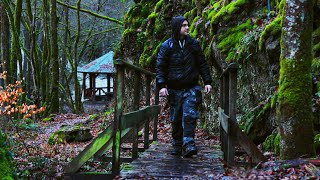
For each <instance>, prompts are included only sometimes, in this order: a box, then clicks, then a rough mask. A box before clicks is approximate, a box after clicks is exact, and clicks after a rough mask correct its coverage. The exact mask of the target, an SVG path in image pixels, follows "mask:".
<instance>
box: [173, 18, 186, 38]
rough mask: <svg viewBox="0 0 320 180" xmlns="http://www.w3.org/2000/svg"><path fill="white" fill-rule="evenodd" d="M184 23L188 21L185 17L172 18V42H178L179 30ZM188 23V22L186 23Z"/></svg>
mask: <svg viewBox="0 0 320 180" xmlns="http://www.w3.org/2000/svg"><path fill="white" fill-rule="evenodd" d="M184 21H188V20H187V19H186V18H185V17H183V16H177V17H174V18H173V19H172V21H171V27H172V39H173V40H174V41H178V40H179V38H180V30H181V26H182V23H183V22H184ZM188 23H189V22H188Z"/></svg>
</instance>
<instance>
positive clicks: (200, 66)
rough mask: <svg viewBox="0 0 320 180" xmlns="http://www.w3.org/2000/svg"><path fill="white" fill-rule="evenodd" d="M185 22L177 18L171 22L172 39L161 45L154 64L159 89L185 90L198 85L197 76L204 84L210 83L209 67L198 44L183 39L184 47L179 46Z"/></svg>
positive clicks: (193, 40)
mask: <svg viewBox="0 0 320 180" xmlns="http://www.w3.org/2000/svg"><path fill="white" fill-rule="evenodd" d="M185 20H187V19H186V18H184V17H183V16H178V17H176V18H174V19H173V20H172V23H171V25H172V37H171V38H169V39H167V40H166V41H165V42H164V43H162V45H161V47H160V51H159V53H158V57H157V62H156V79H157V84H158V86H159V87H160V88H163V87H167V88H169V89H187V88H192V87H194V86H196V85H198V81H199V75H201V77H202V79H203V81H204V83H205V84H206V85H209V84H211V83H212V79H211V75H210V70H209V67H208V65H207V63H206V61H205V58H204V55H203V52H202V50H201V47H200V45H199V42H198V41H197V40H195V39H193V38H191V37H190V36H186V37H185V45H184V46H183V47H182V48H181V47H180V45H179V39H180V30H181V26H182V23H183V22H184V21H185Z"/></svg>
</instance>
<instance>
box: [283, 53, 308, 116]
mask: <svg viewBox="0 0 320 180" xmlns="http://www.w3.org/2000/svg"><path fill="white" fill-rule="evenodd" d="M297 63H299V64H297ZM280 67H281V69H280V88H279V102H280V103H282V104H283V105H284V106H286V107H288V106H289V107H290V108H294V107H295V110H296V112H295V113H299V112H303V111H304V110H303V109H300V105H301V103H302V102H305V103H311V101H310V102H307V101H301V100H303V99H304V100H306V99H308V98H306V97H309V95H311V89H312V88H311V85H312V84H311V82H312V81H311V73H306V72H310V71H311V69H309V68H308V66H307V64H306V63H305V65H302V64H301V63H300V62H298V61H296V60H291V59H281V61H280ZM287 77H290V80H288V78H287ZM307 82H310V83H307ZM305 105H306V104H305ZM309 107H311V105H310V106H309Z"/></svg>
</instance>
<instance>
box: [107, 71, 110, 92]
mask: <svg viewBox="0 0 320 180" xmlns="http://www.w3.org/2000/svg"><path fill="white" fill-rule="evenodd" d="M107 79H108V85H107V92H110V91H111V90H110V88H111V82H110V81H111V77H110V74H107Z"/></svg>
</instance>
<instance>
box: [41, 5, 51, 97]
mask: <svg viewBox="0 0 320 180" xmlns="http://www.w3.org/2000/svg"><path fill="white" fill-rule="evenodd" d="M42 3H43V6H42V7H43V8H42V11H43V12H42V15H43V29H44V31H43V37H42V43H43V51H42V62H41V73H40V87H41V88H40V89H41V96H42V102H43V103H46V102H47V98H48V97H47V92H48V91H47V90H48V89H49V88H48V84H49V82H48V74H49V70H48V68H49V64H50V51H49V48H50V47H49V12H48V11H49V10H48V1H47V0H43V2H42Z"/></svg>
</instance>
